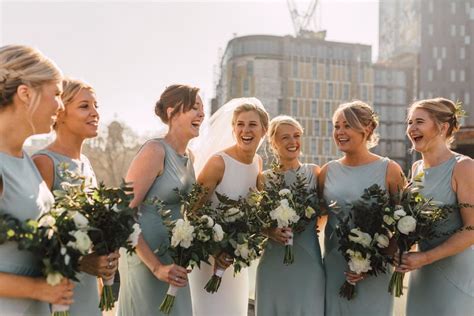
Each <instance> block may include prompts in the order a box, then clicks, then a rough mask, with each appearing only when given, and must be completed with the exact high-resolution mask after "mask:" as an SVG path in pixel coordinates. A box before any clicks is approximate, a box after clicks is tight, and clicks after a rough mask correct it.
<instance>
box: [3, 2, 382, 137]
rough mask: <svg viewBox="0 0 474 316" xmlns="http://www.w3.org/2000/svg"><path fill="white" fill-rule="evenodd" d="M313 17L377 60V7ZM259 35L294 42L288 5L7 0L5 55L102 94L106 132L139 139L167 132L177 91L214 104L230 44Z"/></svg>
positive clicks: (353, 6)
mask: <svg viewBox="0 0 474 316" xmlns="http://www.w3.org/2000/svg"><path fill="white" fill-rule="evenodd" d="M295 2H296V3H297V4H298V8H299V9H300V10H301V11H304V9H305V8H306V7H307V5H308V2H303V1H295ZM315 16H316V17H315V22H316V24H317V25H318V26H319V28H320V29H325V30H327V37H326V39H327V40H331V41H340V42H350V43H362V44H369V45H372V56H373V59H374V60H375V59H376V57H377V48H378V1H377V0H320V1H319V5H318V9H317V13H316V15H315ZM252 34H271V35H294V30H293V24H292V21H291V17H290V13H289V10H288V7H287V1H286V0H259V1H235V0H234V1H230V0H223V1H204V0H201V1H180V0H178V1H108V0H103V1H97V0H96V1H90V0H88V1H71V0H62V1H22V0H20V1H19V0H0V45H6V44H25V45H31V46H34V47H36V48H38V49H39V50H41V51H42V52H43V53H44V54H45V55H47V56H48V57H50V58H51V59H53V60H54V61H55V62H56V63H57V64H58V66H59V67H60V68H61V69H62V70H63V73H64V74H65V75H68V76H71V77H74V78H79V79H83V80H85V81H87V82H89V83H90V84H91V85H92V86H93V87H94V88H95V90H96V92H97V98H98V101H99V106H100V108H99V111H100V114H101V121H102V123H104V124H107V123H108V122H110V121H112V120H114V119H117V120H119V121H121V122H124V123H126V124H127V125H129V126H130V127H131V128H132V129H133V130H134V131H136V132H137V133H139V134H144V133H145V134H148V133H153V131H155V130H157V129H160V128H161V123H160V120H159V119H158V118H157V117H156V116H155V115H154V104H155V102H156V101H157V100H158V99H159V96H160V94H161V92H162V91H163V90H164V89H165V88H166V86H168V85H170V84H173V83H186V84H191V85H195V86H198V87H200V88H201V96H202V97H203V100H204V102H205V103H206V104H209V103H210V99H211V98H212V97H214V95H215V82H216V80H217V78H216V75H215V72H216V69H217V67H218V65H219V62H220V56H221V55H222V53H223V51H224V50H225V47H226V45H227V42H228V41H229V40H231V39H232V38H233V37H235V36H244V35H252ZM103 126H104V125H103Z"/></svg>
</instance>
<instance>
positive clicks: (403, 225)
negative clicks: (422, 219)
mask: <svg viewBox="0 0 474 316" xmlns="http://www.w3.org/2000/svg"><path fill="white" fill-rule="evenodd" d="M397 228H398V230H399V231H400V233H402V234H405V235H408V234H410V233H411V232H414V231H415V229H416V219H414V218H413V217H412V216H405V217H402V218H401V219H400V220H399V221H398V223H397Z"/></svg>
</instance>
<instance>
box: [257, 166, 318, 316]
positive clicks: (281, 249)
mask: <svg viewBox="0 0 474 316" xmlns="http://www.w3.org/2000/svg"><path fill="white" fill-rule="evenodd" d="M314 166H315V165H313V164H303V165H302V166H301V167H300V168H298V169H297V170H288V171H286V172H285V174H284V176H285V182H286V184H287V185H288V186H290V185H291V184H292V183H294V182H295V181H296V173H300V174H302V175H303V176H305V177H306V180H307V181H308V183H309V187H310V188H313V189H314V188H316V185H317V179H316V177H315V176H314V173H313V169H314ZM269 174H270V175H271V174H273V172H272V171H271V170H268V171H265V176H268V175H269ZM293 251H294V255H295V261H294V262H293V264H290V265H285V264H283V258H284V255H285V246H283V245H280V244H278V243H277V242H275V241H273V240H271V239H269V240H268V243H267V246H266V248H265V251H264V253H263V255H262V257H261V258H260V263H259V265H258V268H257V283H256V299H255V304H256V308H255V311H256V315H257V316H273V315H275V316H278V315H280V316H286V315H295V316H297V315H300V316H303V315H307V316H310V315H315V316H318V315H320V316H323V315H324V291H325V275H324V267H323V262H322V259H321V248H320V246H319V240H318V236H317V234H316V219H314V220H313V221H311V222H310V223H309V224H308V225H307V226H306V229H305V230H304V231H302V232H301V233H295V235H294V239H293Z"/></svg>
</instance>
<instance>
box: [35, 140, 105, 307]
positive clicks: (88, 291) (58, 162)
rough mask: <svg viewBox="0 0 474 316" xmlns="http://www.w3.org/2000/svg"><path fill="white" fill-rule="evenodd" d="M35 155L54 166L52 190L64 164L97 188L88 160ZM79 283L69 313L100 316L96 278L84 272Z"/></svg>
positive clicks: (44, 152) (58, 184) (47, 152)
mask: <svg viewBox="0 0 474 316" xmlns="http://www.w3.org/2000/svg"><path fill="white" fill-rule="evenodd" d="M35 155H45V156H48V157H49V158H50V159H51V160H52V161H53V164H54V182H53V188H52V191H53V190H58V189H61V183H62V182H63V181H65V180H67V179H64V178H63V175H62V174H63V171H64V170H65V169H64V168H65V164H67V170H70V171H72V172H75V173H76V174H78V175H81V176H84V177H85V181H86V186H91V187H95V186H97V180H96V177H95V173H94V170H93V169H92V166H91V163H90V162H89V159H88V158H87V157H86V156H84V155H81V158H80V160H77V159H72V158H70V157H68V156H65V155H61V154H59V153H56V152H54V151H50V150H48V149H43V150H40V151H38V152H36V153H35ZM77 278H78V279H79V282H75V285H76V286H75V287H74V298H73V299H74V303H73V304H72V305H71V306H70V308H69V312H70V313H71V315H72V316H74V315H91V316H94V315H95V316H101V315H102V312H101V310H100V309H99V289H98V287H97V277H96V276H94V275H90V274H87V273H85V272H82V273H79V274H78V275H77Z"/></svg>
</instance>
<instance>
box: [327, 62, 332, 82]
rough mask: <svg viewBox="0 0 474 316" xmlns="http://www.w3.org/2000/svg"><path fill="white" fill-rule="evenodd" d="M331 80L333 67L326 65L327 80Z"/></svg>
mask: <svg viewBox="0 0 474 316" xmlns="http://www.w3.org/2000/svg"><path fill="white" fill-rule="evenodd" d="M329 79H331V65H329V64H326V80H329Z"/></svg>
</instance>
